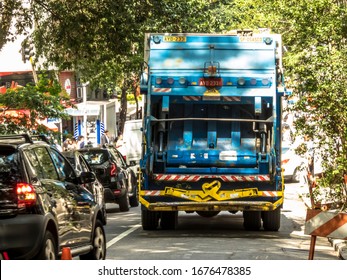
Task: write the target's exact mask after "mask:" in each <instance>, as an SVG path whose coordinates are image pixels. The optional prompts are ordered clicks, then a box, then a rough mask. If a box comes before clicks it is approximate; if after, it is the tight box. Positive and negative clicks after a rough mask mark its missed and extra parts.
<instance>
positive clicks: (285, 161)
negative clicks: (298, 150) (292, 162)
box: [281, 158, 289, 164]
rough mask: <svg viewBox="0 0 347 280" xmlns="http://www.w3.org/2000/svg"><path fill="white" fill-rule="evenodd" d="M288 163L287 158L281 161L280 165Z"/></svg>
mask: <svg viewBox="0 0 347 280" xmlns="http://www.w3.org/2000/svg"><path fill="white" fill-rule="evenodd" d="M288 161H289V158H287V159H284V160H282V161H281V163H282V164H286V163H288Z"/></svg>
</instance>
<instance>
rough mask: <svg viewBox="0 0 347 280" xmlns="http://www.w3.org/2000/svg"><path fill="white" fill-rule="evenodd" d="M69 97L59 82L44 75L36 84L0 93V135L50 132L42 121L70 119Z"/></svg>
mask: <svg viewBox="0 0 347 280" xmlns="http://www.w3.org/2000/svg"><path fill="white" fill-rule="evenodd" d="M66 106H71V104H70V99H69V96H68V94H67V93H66V92H64V91H62V88H61V86H60V84H59V83H58V82H57V81H54V80H52V79H50V78H49V77H48V76H45V75H42V76H41V77H40V80H39V83H38V84H37V85H31V84H28V85H26V86H25V87H16V88H11V89H8V90H7V91H6V93H4V94H0V108H1V112H0V134H15V133H26V132H29V133H33V132H34V133H48V129H47V127H45V126H44V125H42V124H41V122H40V121H42V120H45V119H46V118H68V115H67V114H66V113H64V109H65V107H66Z"/></svg>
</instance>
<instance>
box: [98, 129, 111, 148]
mask: <svg viewBox="0 0 347 280" xmlns="http://www.w3.org/2000/svg"><path fill="white" fill-rule="evenodd" d="M109 143H110V138H109V136H108V130H105V132H104V134H103V135H101V143H100V144H101V146H102V147H103V146H104V145H106V144H109Z"/></svg>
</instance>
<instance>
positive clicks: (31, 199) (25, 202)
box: [16, 183, 36, 208]
mask: <svg viewBox="0 0 347 280" xmlns="http://www.w3.org/2000/svg"><path fill="white" fill-rule="evenodd" d="M16 192H17V198H18V202H17V205H18V208H23V207H26V206H31V205H34V204H35V203H36V192H35V189H34V187H33V186H32V185H30V184H28V183H17V186H16Z"/></svg>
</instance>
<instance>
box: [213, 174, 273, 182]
mask: <svg viewBox="0 0 347 280" xmlns="http://www.w3.org/2000/svg"><path fill="white" fill-rule="evenodd" d="M220 177H221V178H222V180H223V181H224V182H258V181H264V182H265V181H270V175H247V176H240V175H222V176H220Z"/></svg>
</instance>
